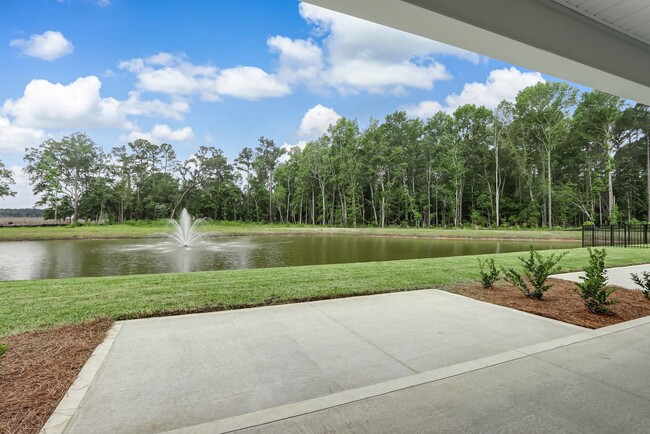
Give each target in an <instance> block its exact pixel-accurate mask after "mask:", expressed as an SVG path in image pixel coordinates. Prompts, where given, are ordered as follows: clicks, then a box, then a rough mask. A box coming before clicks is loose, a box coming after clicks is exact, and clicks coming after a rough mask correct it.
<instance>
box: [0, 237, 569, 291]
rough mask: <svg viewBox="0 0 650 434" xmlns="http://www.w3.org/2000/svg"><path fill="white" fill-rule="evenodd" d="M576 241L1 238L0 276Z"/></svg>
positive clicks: (363, 257)
mask: <svg viewBox="0 0 650 434" xmlns="http://www.w3.org/2000/svg"><path fill="white" fill-rule="evenodd" d="M531 244H532V245H533V247H534V248H536V249H539V250H542V249H563V248H572V247H580V245H579V243H578V242H548V241H535V242H530V241H477V240H439V239H414V238H380V237H363V236H263V237H221V238H212V239H208V240H205V241H203V242H201V243H200V244H199V245H198V246H193V247H179V246H176V245H174V244H172V243H171V242H169V241H165V240H162V239H142V240H69V241H20V242H0V280H25V279H51V278H61V277H83V276H110V275H129V274H156V273H173V272H188V271H206V270H229V269H240V268H265V267H287V266H292V265H317V264H337V263H348V262H369V261H388V260H394V259H415V258H434V257H442V256H459V255H474V254H482V253H504V252H516V251H525V250H528V248H529V245H531Z"/></svg>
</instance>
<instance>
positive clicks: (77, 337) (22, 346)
mask: <svg viewBox="0 0 650 434" xmlns="http://www.w3.org/2000/svg"><path fill="white" fill-rule="evenodd" d="M549 280H550V283H552V284H553V288H551V289H550V290H549V291H547V292H546V293H545V294H544V298H543V299H542V300H532V299H530V298H528V297H525V296H524V295H523V294H522V293H521V292H520V291H519V290H518V289H516V288H515V287H513V286H511V285H509V284H506V283H498V284H497V285H495V287H494V288H491V289H483V288H482V287H481V285H480V284H478V283H468V284H463V285H453V286H452V287H449V288H446V289H447V290H448V291H450V292H453V293H456V294H459V295H464V296H466V297H470V298H473V299H476V300H480V301H485V302H488V303H492V304H498V305H501V306H505V307H510V308H513V309H517V310H521V311H524V312H529V313H532V314H536V315H541V316H545V317H548V318H553V319H556V320H559V321H564V322H567V323H571V324H575V325H578V326H582V327H588V328H592V329H595V328H599V327H604V326H608V325H612V324H616V323H619V322H623V321H629V320H632V319H636V318H641V317H644V316H648V315H650V301H648V300H646V299H645V298H644V297H643V294H642V293H641V292H640V291H631V290H628V289H623V288H619V289H618V290H617V291H616V292H615V293H614V294H613V295H612V297H613V298H617V299H619V303H617V304H615V305H613V306H612V307H611V311H612V314H611V315H594V314H592V313H590V312H589V311H588V310H587V308H586V307H585V305H584V303H583V301H582V299H581V298H580V296H579V295H578V294H577V293H576V292H575V287H576V286H575V284H574V283H572V282H567V281H564V280H557V279H549ZM111 324H112V320H110V319H106V318H99V319H96V320H94V321H90V322H86V323H82V324H74V325H67V326H62V327H57V328H53V329H49V330H44V331H38V332H29V333H21V334H16V335H13V336H9V337H7V338H4V339H0V343H3V344H7V345H8V348H7V352H6V353H5V355H4V356H1V357H0V434H9V433H11V434H15V433H21V434H22V433H30V434H31V433H37V432H39V430H40V429H41V428H42V426H43V425H44V424H45V422H46V421H47V418H48V417H49V416H50V414H51V413H52V412H53V411H54V409H55V408H56V406H57V404H58V402H59V401H60V400H61V398H62V397H63V396H64V395H65V393H66V391H67V390H68V388H69V387H70V385H71V384H72V382H73V381H74V380H75V378H76V377H77V374H78V373H79V371H80V370H81V368H82V367H83V365H84V363H86V361H87V360H88V357H90V355H91V354H92V352H93V350H94V349H95V347H97V345H99V344H100V343H101V342H102V341H103V340H104V337H105V335H106V332H107V331H108V329H109V328H110V326H111Z"/></svg>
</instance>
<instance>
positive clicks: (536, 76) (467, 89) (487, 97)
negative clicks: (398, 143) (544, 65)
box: [402, 67, 544, 119]
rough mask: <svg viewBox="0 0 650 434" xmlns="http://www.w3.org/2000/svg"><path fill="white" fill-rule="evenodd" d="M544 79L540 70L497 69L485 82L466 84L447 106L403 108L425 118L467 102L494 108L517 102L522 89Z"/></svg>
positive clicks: (448, 99) (429, 104) (429, 103)
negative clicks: (508, 102) (507, 102)
mask: <svg viewBox="0 0 650 434" xmlns="http://www.w3.org/2000/svg"><path fill="white" fill-rule="evenodd" d="M540 82H544V77H542V74H540V73H539V72H522V71H520V70H518V69H517V68H515V67H511V68H504V69H495V70H493V71H491V72H490V74H489V75H488V77H487V79H486V81H485V83H478V82H473V83H465V85H464V86H463V90H462V91H461V92H460V93H459V94H456V93H453V94H451V95H448V96H447V97H446V98H445V103H444V105H443V104H440V103H439V102H438V101H421V102H419V103H417V104H411V105H406V106H403V107H402V109H403V110H405V111H406V113H407V114H408V115H409V116H412V117H418V118H422V119H426V118H429V117H431V116H433V115H434V114H435V113H436V112H439V111H445V112H447V113H453V112H454V110H456V109H457V108H458V107H460V106H462V105H465V104H475V105H478V106H485V107H487V108H489V109H494V108H496V107H497V106H498V105H499V103H500V102H501V101H503V100H506V101H514V99H515V97H516V96H517V94H518V93H519V91H520V90H522V89H524V88H526V87H528V86H532V85H534V84H536V83H540Z"/></svg>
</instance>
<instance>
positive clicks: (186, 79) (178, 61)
mask: <svg viewBox="0 0 650 434" xmlns="http://www.w3.org/2000/svg"><path fill="white" fill-rule="evenodd" d="M119 67H120V69H124V70H127V71H129V72H132V73H134V74H136V76H137V87H138V89H140V90H142V91H145V92H160V93H165V94H168V95H172V96H175V97H179V96H180V97H187V96H191V95H194V94H196V95H198V96H199V97H200V98H201V99H203V100H205V101H217V100H219V99H220V98H221V96H230V97H234V98H241V99H248V100H258V99H262V98H276V97H281V96H285V95H288V94H290V93H291V87H290V86H289V85H288V84H286V83H285V82H284V81H282V80H280V79H279V78H278V77H277V76H275V75H273V74H269V73H267V72H265V71H263V70H262V69H260V68H257V67H253V66H238V67H235V68H227V69H221V70H219V69H218V68H216V67H214V66H207V65H194V64H192V63H190V62H189V61H187V60H186V58H185V57H184V56H181V55H175V54H171V53H165V52H161V53H157V54H155V55H153V56H150V57H147V58H136V59H130V60H126V61H122V62H120V64H119Z"/></svg>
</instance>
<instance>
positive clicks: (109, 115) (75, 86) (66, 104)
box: [0, 75, 189, 129]
mask: <svg viewBox="0 0 650 434" xmlns="http://www.w3.org/2000/svg"><path fill="white" fill-rule="evenodd" d="M101 86H102V83H101V81H100V80H99V78H97V77H96V76H93V75H91V76H88V77H80V78H78V79H77V80H75V81H73V82H72V83H70V84H61V83H51V82H49V81H47V80H32V81H31V82H30V83H29V84H28V85H27V86H26V87H25V92H24V94H23V96H22V97H20V98H18V99H15V100H12V99H8V100H6V101H5V102H4V105H3V106H2V110H1V111H0V113H1V114H3V115H4V116H11V117H13V118H14V120H13V124H14V125H16V126H20V127H29V128H93V127H105V128H121V129H131V128H133V127H134V125H133V123H132V122H131V121H130V120H129V119H128V118H127V115H134V116H149V117H165V118H171V119H177V120H181V119H183V114H184V113H186V112H188V111H189V105H188V104H187V103H186V102H182V101H179V102H175V103H171V104H168V103H165V102H162V101H160V100H148V101H143V100H141V99H140V94H139V93H138V92H131V93H129V97H128V99H126V100H123V101H120V100H117V99H115V98H111V97H108V98H103V97H102V96H101V94H100V89H101Z"/></svg>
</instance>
